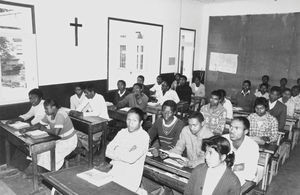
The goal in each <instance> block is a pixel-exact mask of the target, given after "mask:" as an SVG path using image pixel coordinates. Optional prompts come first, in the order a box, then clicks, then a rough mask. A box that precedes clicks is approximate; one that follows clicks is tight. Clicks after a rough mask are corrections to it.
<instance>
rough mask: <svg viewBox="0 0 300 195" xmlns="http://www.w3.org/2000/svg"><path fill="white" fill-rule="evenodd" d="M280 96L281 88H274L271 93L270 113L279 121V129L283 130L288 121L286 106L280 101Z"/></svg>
mask: <svg viewBox="0 0 300 195" xmlns="http://www.w3.org/2000/svg"><path fill="white" fill-rule="evenodd" d="M280 95H281V93H280V87H277V86H273V87H272V88H271V91H270V99H269V113H270V114H271V115H272V116H274V117H275V118H276V119H277V121H278V129H279V130H283V129H284V126H285V120H286V105H284V104H283V103H281V102H280V101H278V99H279V98H280Z"/></svg>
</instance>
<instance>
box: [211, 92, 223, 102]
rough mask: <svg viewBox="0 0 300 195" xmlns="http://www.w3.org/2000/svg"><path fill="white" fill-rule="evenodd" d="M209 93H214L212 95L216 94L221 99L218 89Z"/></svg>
mask: <svg viewBox="0 0 300 195" xmlns="http://www.w3.org/2000/svg"><path fill="white" fill-rule="evenodd" d="M210 95H212V96H213V95H214V96H217V97H218V98H219V99H220V100H221V99H222V94H221V93H220V91H219V90H214V91H212V92H211V93H210Z"/></svg>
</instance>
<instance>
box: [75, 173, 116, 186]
mask: <svg viewBox="0 0 300 195" xmlns="http://www.w3.org/2000/svg"><path fill="white" fill-rule="evenodd" d="M77 177H80V178H81V179H84V180H86V181H87V182H89V183H91V184H93V185H95V186H97V187H100V186H103V185H105V184H107V183H109V182H111V181H113V176H112V175H110V174H109V173H105V172H102V171H99V170H97V169H91V170H88V171H84V172H82V173H78V174H77Z"/></svg>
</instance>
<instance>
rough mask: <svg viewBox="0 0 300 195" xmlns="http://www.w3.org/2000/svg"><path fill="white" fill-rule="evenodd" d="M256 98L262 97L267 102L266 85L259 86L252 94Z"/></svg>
mask: <svg viewBox="0 0 300 195" xmlns="http://www.w3.org/2000/svg"><path fill="white" fill-rule="evenodd" d="M254 95H255V96H256V97H264V98H266V99H267V100H268V99H269V93H268V87H267V84H266V83H262V84H260V88H259V90H258V91H256V92H255V94H254Z"/></svg>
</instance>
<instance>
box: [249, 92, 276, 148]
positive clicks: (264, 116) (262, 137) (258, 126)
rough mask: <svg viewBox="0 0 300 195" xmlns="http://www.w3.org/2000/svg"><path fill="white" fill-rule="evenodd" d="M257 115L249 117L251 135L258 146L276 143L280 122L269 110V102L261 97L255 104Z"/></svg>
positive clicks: (253, 114)
mask: <svg viewBox="0 0 300 195" xmlns="http://www.w3.org/2000/svg"><path fill="white" fill-rule="evenodd" d="M254 108H255V113H252V114H250V115H249V116H248V120H249V122H250V129H249V135H250V137H252V138H253V139H254V140H255V141H256V142H257V143H258V144H262V145H263V144H265V143H266V142H267V143H269V142H276V141H277V137H278V122H277V119H276V118H275V117H273V116H272V115H271V114H269V112H267V110H268V109H269V102H268V100H267V99H266V98H263V97H259V98H257V99H256V100H255V102H254Z"/></svg>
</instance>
